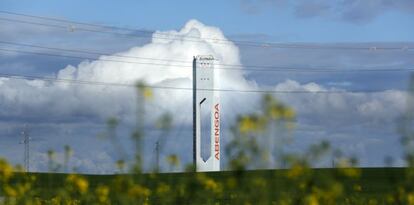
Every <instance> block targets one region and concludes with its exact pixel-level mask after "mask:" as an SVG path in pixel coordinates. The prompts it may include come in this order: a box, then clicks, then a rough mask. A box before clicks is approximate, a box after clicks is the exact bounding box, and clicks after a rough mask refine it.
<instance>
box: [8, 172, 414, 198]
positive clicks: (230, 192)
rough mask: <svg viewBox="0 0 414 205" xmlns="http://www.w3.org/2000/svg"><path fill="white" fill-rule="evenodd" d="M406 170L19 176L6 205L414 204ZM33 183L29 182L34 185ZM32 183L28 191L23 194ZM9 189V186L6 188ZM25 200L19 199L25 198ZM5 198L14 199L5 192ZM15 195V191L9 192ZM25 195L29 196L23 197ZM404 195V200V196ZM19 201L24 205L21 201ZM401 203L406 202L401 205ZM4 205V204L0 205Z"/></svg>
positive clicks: (35, 174) (13, 180)
mask: <svg viewBox="0 0 414 205" xmlns="http://www.w3.org/2000/svg"><path fill="white" fill-rule="evenodd" d="M408 171H409V170H408V169H404V168H363V169H354V168H332V169H307V168H305V167H300V168H298V167H297V168H292V169H288V170H255V171H225V172H209V173H194V172H188V173H165V174H135V175H70V174H48V173H29V174H26V173H14V174H13V177H12V178H10V181H9V183H8V186H10V187H14V189H15V190H16V193H15V194H16V195H15V196H11V197H10V198H8V199H7V200H6V201H3V202H4V204H311V205H314V204H412V201H410V200H412V199H410V196H412V194H410V193H399V192H401V191H405V192H406V191H407V190H405V189H404V183H406V181H405V178H404V177H403V176H405V175H406V174H407V172H408ZM30 179H32V181H31V182H28V180H29V181H30ZM22 182H26V183H27V185H25V186H30V189H28V190H22V189H23V188H18V187H19V186H22ZM29 184H30V185H29ZM2 185H3V186H4V184H2ZM19 190H20V191H24V192H25V193H24V195H22V196H19V193H17V192H19ZM2 191H3V193H2V194H1V195H6V196H10V194H13V193H8V192H7V190H5V189H4V188H3V189H2ZM9 192H10V190H9ZM22 194H23V193H22ZM401 194H402V195H401ZM13 197H16V198H17V199H19V200H22V201H19V202H17V201H15V199H16V198H13ZM398 200H401V201H398ZM0 204H2V203H1V202H0Z"/></svg>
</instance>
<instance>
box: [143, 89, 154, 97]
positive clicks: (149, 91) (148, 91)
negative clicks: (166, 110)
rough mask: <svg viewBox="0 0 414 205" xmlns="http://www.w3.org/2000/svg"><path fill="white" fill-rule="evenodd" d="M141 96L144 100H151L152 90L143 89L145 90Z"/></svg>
mask: <svg viewBox="0 0 414 205" xmlns="http://www.w3.org/2000/svg"><path fill="white" fill-rule="evenodd" d="M142 95H143V96H144V98H145V99H151V98H152V96H153V94H152V90H151V89H149V88H145V89H144V90H143V93H142Z"/></svg>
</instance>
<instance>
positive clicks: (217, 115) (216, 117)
mask: <svg viewBox="0 0 414 205" xmlns="http://www.w3.org/2000/svg"><path fill="white" fill-rule="evenodd" d="M219 108H220V105H219V104H218V103H217V104H216V105H215V106H214V142H215V143H214V151H215V155H214V156H215V157H216V159H217V160H219V159H220V109H219Z"/></svg>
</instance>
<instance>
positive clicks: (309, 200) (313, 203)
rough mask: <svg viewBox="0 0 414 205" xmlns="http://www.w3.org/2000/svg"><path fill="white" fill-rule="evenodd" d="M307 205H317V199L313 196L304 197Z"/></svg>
mask: <svg viewBox="0 0 414 205" xmlns="http://www.w3.org/2000/svg"><path fill="white" fill-rule="evenodd" d="M306 204H307V205H319V202H318V198H317V197H316V196H315V195H309V196H308V197H306Z"/></svg>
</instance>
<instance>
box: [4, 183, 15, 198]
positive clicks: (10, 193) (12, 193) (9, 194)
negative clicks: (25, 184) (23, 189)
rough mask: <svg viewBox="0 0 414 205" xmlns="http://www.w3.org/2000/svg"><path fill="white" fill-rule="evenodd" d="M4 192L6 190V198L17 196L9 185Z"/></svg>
mask: <svg viewBox="0 0 414 205" xmlns="http://www.w3.org/2000/svg"><path fill="white" fill-rule="evenodd" d="M3 190H4V193H5V194H6V196H9V197H16V196H17V191H16V190H15V189H13V188H12V187H11V186H9V185H5V186H3Z"/></svg>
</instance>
